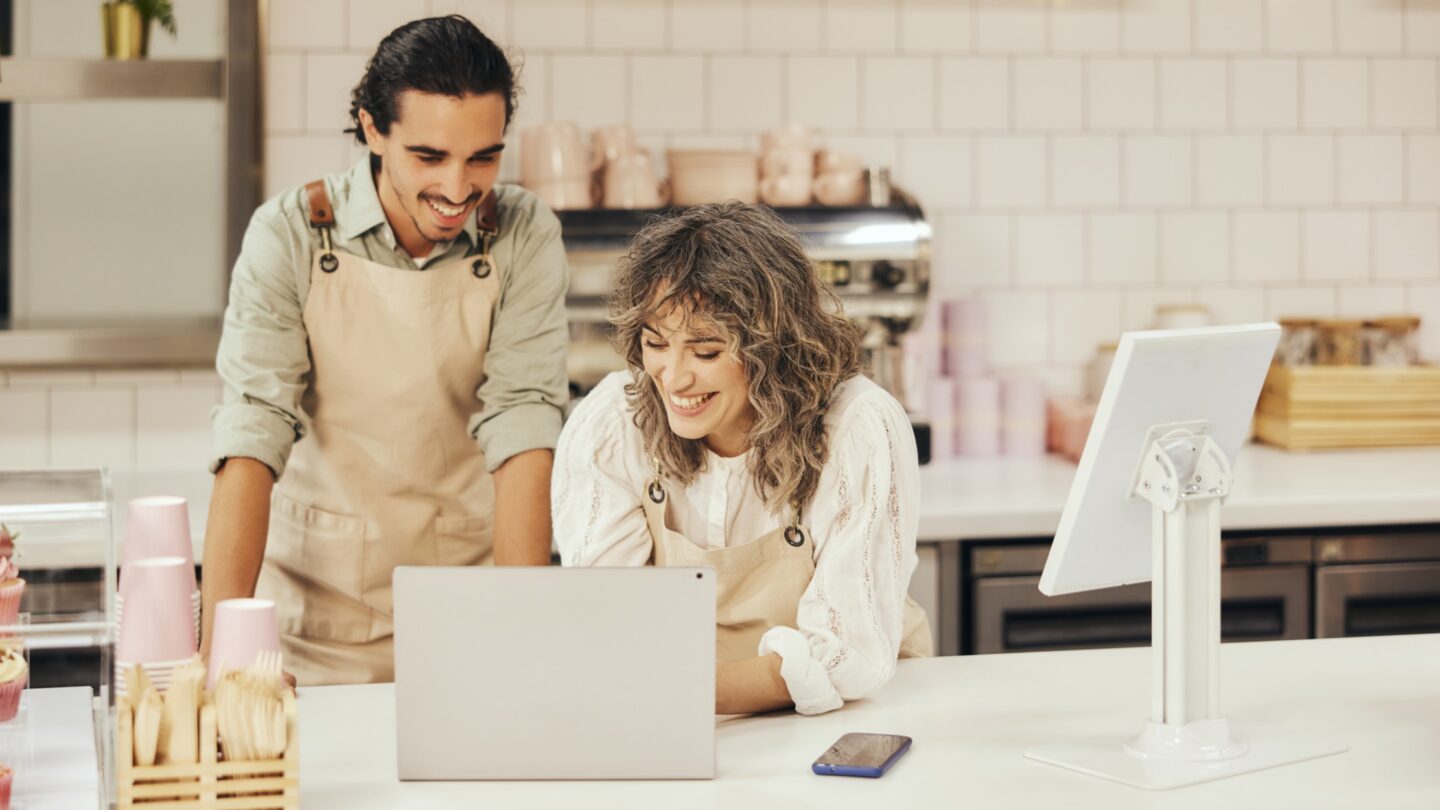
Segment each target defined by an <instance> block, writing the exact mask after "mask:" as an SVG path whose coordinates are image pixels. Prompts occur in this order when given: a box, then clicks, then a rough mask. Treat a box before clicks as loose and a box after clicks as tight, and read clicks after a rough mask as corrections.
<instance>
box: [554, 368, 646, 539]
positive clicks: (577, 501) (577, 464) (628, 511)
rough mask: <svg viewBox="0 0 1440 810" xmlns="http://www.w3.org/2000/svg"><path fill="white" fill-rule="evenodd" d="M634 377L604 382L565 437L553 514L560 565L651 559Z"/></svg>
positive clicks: (559, 446) (572, 420) (574, 415)
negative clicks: (630, 393)
mask: <svg viewBox="0 0 1440 810" xmlns="http://www.w3.org/2000/svg"><path fill="white" fill-rule="evenodd" d="M628 376H629V375H627V374H625V373H624V372H617V373H615V374H611V375H610V376H609V377H606V378H605V380H604V381H602V382H601V383H600V385H598V386H596V387H595V390H594V391H592V392H591V393H590V395H589V396H587V397H585V399H584V400H582V401H581V402H580V404H579V405H578V406H576V408H575V411H574V412H573V413H572V414H571V415H570V418H569V420H568V421H566V423H565V428H564V430H562V431H561V432H560V441H559V443H558V444H557V446H556V448H555V469H554V472H553V473H552V478H551V484H550V492H551V505H550V517H551V522H552V524H553V525H554V531H555V547H556V548H557V549H558V550H559V552H560V561H561V564H562V565H567V566H582V565H616V566H620V565H629V566H639V565H645V564H646V563H647V562H648V561H649V560H650V552H651V540H650V530H649V529H648V528H647V527H646V525H645V513H644V510H643V508H642V506H641V503H640V498H641V496H642V492H643V490H644V486H645V484H644V473H643V469H639V467H641V465H640V462H641V461H643V458H644V452H643V449H641V448H640V447H638V446H637V443H638V442H639V431H638V430H637V429H636V428H635V427H634V426H633V425H631V424H630V421H629V417H630V409H629V407H628V405H627V404H626V401H625V389H624V385H625V380H626V378H628Z"/></svg>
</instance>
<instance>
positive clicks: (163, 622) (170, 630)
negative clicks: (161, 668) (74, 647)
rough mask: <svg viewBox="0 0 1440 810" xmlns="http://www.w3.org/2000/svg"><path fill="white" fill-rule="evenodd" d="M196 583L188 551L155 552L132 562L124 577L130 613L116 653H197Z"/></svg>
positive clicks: (130, 657) (132, 656)
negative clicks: (179, 553) (165, 554)
mask: <svg viewBox="0 0 1440 810" xmlns="http://www.w3.org/2000/svg"><path fill="white" fill-rule="evenodd" d="M194 583H195V566H194V565H193V564H191V562H190V561H189V560H187V559H185V558H183V557H152V558H150V559H147V560H136V561H135V562H132V563H129V564H128V565H126V567H125V571H124V577H123V578H122V579H121V580H120V588H121V592H122V593H123V594H124V596H125V615H124V617H123V618H122V620H121V622H120V643H119V644H118V645H117V648H116V650H115V654H116V657H118V658H119V659H120V660H121V661H131V662H134V663H139V664H145V663H150V662H152V661H175V660H177V659H182V658H189V657H190V656H192V655H194V654H195V649H196V639H195V613H194V607H193V605H192V603H191V601H190V595H191V594H192V593H194V592H195V584H194Z"/></svg>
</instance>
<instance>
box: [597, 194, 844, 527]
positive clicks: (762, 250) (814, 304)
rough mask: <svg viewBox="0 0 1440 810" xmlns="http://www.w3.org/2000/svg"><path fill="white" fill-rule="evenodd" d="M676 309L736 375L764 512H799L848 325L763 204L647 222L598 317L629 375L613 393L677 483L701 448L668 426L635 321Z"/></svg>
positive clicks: (691, 475)
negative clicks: (709, 336) (706, 331)
mask: <svg viewBox="0 0 1440 810" xmlns="http://www.w3.org/2000/svg"><path fill="white" fill-rule="evenodd" d="M676 307H678V308H679V309H678V311H679V312H681V313H683V315H684V317H685V319H686V321H687V322H690V323H695V322H698V323H703V324H706V325H713V326H714V327H715V328H716V329H717V330H718V331H719V333H720V335H721V336H722V338H723V339H724V340H725V342H726V343H727V344H728V347H729V350H730V352H731V354H732V356H733V357H735V358H736V359H737V360H738V361H739V363H740V364H741V366H742V368H743V371H744V375H745V381H746V387H747V396H748V398H749V401H750V405H751V407H752V408H753V409H754V411H755V421H754V424H753V425H752V426H751V427H750V430H749V434H748V437H747V438H748V441H749V444H748V446H749V449H750V458H749V462H748V464H749V470H750V473H751V475H752V477H753V479H754V481H755V484H756V488H757V491H758V492H759V494H760V495H761V497H762V498H764V500H765V503H766V505H767V506H768V507H769V508H770V509H771V510H772V511H774V512H776V513H779V512H781V510H782V508H783V507H785V506H787V505H788V506H792V507H793V508H795V509H797V510H803V508H804V506H805V505H806V504H808V503H809V502H810V499H811V498H812V497H813V496H814V494H815V488H816V486H818V484H819V481H820V471H821V469H822V468H823V467H824V465H825V461H826V458H827V457H828V446H827V443H826V438H825V412H826V409H827V408H828V406H829V402H830V395H831V393H832V392H833V391H834V390H835V388H836V386H838V385H839V384H840V383H842V382H844V381H845V380H847V379H849V378H851V377H853V376H855V375H856V374H858V373H860V370H861V354H860V337H861V330H860V328H859V327H858V326H856V325H855V324H853V323H851V322H850V321H849V320H847V319H846V318H845V316H844V314H843V312H842V311H841V307H840V302H839V299H837V298H836V297H835V295H834V294H833V293H831V292H830V290H829V289H827V288H825V287H823V286H821V284H820V282H819V280H818V279H817V278H816V275H815V268H814V265H813V264H812V263H811V261H810V259H809V257H808V256H806V255H805V248H804V247H803V245H802V244H801V242H800V237H799V235H798V234H797V233H796V232H795V231H794V230H792V229H791V228H790V227H789V226H788V225H786V224H785V223H784V222H783V221H782V220H781V219H780V218H779V217H778V216H776V215H775V213H774V212H773V211H771V210H770V209H769V208H766V207H764V206H760V205H749V204H745V203H739V202H726V203H718V204H714V205H701V206H696V207H693V208H689V209H686V210H684V211H682V212H680V213H677V214H674V215H672V216H667V217H663V218H658V219H655V220H652V221H651V222H649V223H647V224H646V225H645V227H643V228H642V229H641V230H640V232H639V233H637V234H636V235H635V239H634V241H633V242H632V243H631V246H630V250H629V252H628V253H627V254H626V255H625V258H624V259H623V260H622V261H621V264H620V271H619V274H618V277H617V278H616V281H615V289H614V292H613V293H612V295H611V298H610V321H611V323H612V324H613V325H614V327H615V336H614V339H615V345H616V348H617V349H618V350H619V352H620V354H621V355H622V356H623V357H624V358H625V360H626V362H627V363H628V365H629V367H630V373H631V375H632V376H633V379H632V380H631V382H630V383H629V384H628V385H626V387H625V392H626V394H627V396H628V399H629V402H630V407H631V409H632V411H633V412H634V420H635V426H636V427H638V428H639V429H640V433H641V435H642V436H644V440H645V449H646V452H647V454H648V455H649V456H651V457H653V458H655V459H656V460H658V462H659V463H660V465H661V467H662V468H663V470H664V471H665V473H666V474H667V475H670V476H672V477H674V478H675V479H677V480H679V481H680V482H681V483H683V484H686V485H689V484H690V483H691V482H692V481H694V479H695V474H696V473H697V472H699V471H700V470H702V469H704V466H705V452H704V447H703V445H702V443H701V441H700V440H696V439H685V438H682V437H680V436H678V435H676V434H675V433H674V432H673V431H671V430H670V427H669V424H668V422H667V419H666V414H665V402H664V400H663V399H662V397H661V395H660V392H659V390H658V389H657V387H656V385H655V383H654V381H653V380H651V379H649V377H648V376H647V375H646V374H645V367H644V360H643V357H642V347H641V332H642V330H643V329H644V328H645V326H646V324H651V325H652V326H653V319H654V318H656V317H657V316H659V317H664V316H665V315H666V314H667V313H670V312H672V311H677V310H675V309H674V308H676Z"/></svg>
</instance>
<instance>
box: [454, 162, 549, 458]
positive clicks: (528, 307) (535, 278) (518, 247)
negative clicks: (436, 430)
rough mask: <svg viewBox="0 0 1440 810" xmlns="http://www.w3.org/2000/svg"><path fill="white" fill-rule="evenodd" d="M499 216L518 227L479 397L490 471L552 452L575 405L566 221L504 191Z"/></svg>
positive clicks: (502, 257) (476, 430)
mask: <svg viewBox="0 0 1440 810" xmlns="http://www.w3.org/2000/svg"><path fill="white" fill-rule="evenodd" d="M506 198H509V201H510V204H508V205H507V204H506V203H507V199H506ZM500 216H501V228H502V229H503V228H514V229H515V233H516V237H515V238H514V240H513V241H512V242H511V244H510V249H509V250H508V251H502V250H500V248H499V246H498V245H497V250H496V261H497V262H499V263H501V265H502V270H501V272H502V280H501V289H500V298H499V300H498V301H497V302H496V305H495V320H494V325H493V326H492V328H491V331H490V346H489V349H488V351H487V353H486V356H485V376H484V379H483V380H482V381H481V383H480V387H479V389H478V390H477V391H476V397H477V398H478V399H479V401H480V410H479V411H478V412H477V413H476V414H474V415H473V416H472V417H471V418H470V426H469V427H470V434H471V435H472V436H474V437H475V440H476V441H477V442H479V444H480V449H481V450H482V451H484V453H485V464H486V466H487V467H488V468H489V469H490V470H491V471H492V472H493V471H494V470H496V469H497V468H499V467H500V465H502V464H504V463H505V462H506V461H508V460H509V459H510V458H511V457H513V456H515V455H518V454H520V453H523V452H525V451H527V450H537V449H547V450H553V449H554V448H555V443H556V440H557V439H558V438H559V436H560V423H561V419H562V415H563V413H564V406H565V402H566V400H567V399H568V398H569V384H568V380H567V378H566V372H565V350H566V343H567V340H568V337H569V333H568V329H567V323H566V318H565V290H566V287H567V285H568V283H569V277H568V271H567V265H566V262H565V246H564V243H562V242H561V240H560V221H559V220H558V219H557V218H556V217H555V214H553V213H552V212H551V211H550V209H549V208H547V207H546V206H545V205H544V203H542V202H540V200H539V198H538V197H535V196H534V195H533V194H531V193H529V192H527V191H524V190H523V189H518V188H514V187H509V188H506V190H505V197H503V198H502V199H501V201H500ZM507 217H508V218H509V219H510V223H509V224H506V218H507ZM503 236H504V234H503V233H502V239H503ZM507 253H508V254H509V255H508V256H507V255H506V254H507Z"/></svg>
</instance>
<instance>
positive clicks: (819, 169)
mask: <svg viewBox="0 0 1440 810" xmlns="http://www.w3.org/2000/svg"><path fill="white" fill-rule="evenodd" d="M864 168H865V162H864V161H862V160H861V159H860V156H859V155H855V154H851V153H850V152H836V151H834V150H833V149H822V150H820V151H819V152H817V153H816V154H815V172H816V173H817V174H831V173H834V172H860V171H862V170H863V169H864Z"/></svg>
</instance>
